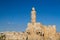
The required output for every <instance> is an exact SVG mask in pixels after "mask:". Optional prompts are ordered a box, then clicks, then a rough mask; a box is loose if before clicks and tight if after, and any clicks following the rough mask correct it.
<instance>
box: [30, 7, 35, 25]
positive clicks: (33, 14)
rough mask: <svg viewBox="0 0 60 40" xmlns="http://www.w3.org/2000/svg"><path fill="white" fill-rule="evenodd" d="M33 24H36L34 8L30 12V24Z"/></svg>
mask: <svg viewBox="0 0 60 40" xmlns="http://www.w3.org/2000/svg"><path fill="white" fill-rule="evenodd" d="M35 22H36V11H35V8H34V7H33V8H32V11H31V23H33V24H34V23H35Z"/></svg>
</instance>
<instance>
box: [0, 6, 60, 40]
mask: <svg viewBox="0 0 60 40" xmlns="http://www.w3.org/2000/svg"><path fill="white" fill-rule="evenodd" d="M0 40H60V33H57V32H56V25H48V26H46V25H42V24H41V23H39V22H36V10H35V8H34V7H32V11H31V22H29V23H28V24H27V28H26V30H25V32H0Z"/></svg>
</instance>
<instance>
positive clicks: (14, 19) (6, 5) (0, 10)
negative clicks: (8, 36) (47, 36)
mask: <svg viewBox="0 0 60 40" xmlns="http://www.w3.org/2000/svg"><path fill="white" fill-rule="evenodd" d="M33 6H34V7H35V8H36V15H37V19H36V21H37V22H40V23H42V24H43V25H56V28H57V31H58V32H60V0H0V31H25V29H26V28H27V23H28V22H30V21H31V18H30V16H31V13H30V12H31V8H32V7H33Z"/></svg>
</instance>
